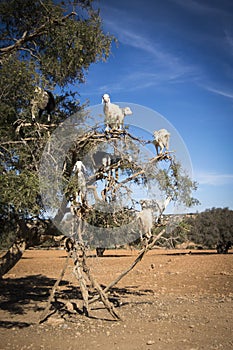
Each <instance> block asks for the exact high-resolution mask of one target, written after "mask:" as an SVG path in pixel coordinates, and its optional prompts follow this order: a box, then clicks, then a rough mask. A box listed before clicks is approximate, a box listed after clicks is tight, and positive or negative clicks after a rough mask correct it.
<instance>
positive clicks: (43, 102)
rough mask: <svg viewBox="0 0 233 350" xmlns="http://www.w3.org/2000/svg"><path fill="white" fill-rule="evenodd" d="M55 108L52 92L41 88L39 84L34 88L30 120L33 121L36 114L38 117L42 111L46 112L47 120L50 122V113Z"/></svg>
mask: <svg viewBox="0 0 233 350" xmlns="http://www.w3.org/2000/svg"><path fill="white" fill-rule="evenodd" d="M54 110H55V99H54V96H53V94H52V92H50V91H47V90H43V89H42V88H40V87H39V86H37V87H36V88H35V93H34V98H33V99H32V101H31V113H32V120H33V121H35V119H36V115H38V117H39V118H40V117H41V116H42V114H43V112H45V111H46V112H47V114H48V122H50V114H51V112H53V111H54Z"/></svg>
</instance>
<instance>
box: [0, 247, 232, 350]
mask: <svg viewBox="0 0 233 350" xmlns="http://www.w3.org/2000/svg"><path fill="white" fill-rule="evenodd" d="M137 253H138V252H137V251H133V252H130V251H127V250H111V251H110V250H108V251H106V252H105V254H104V257H103V258H96V257H94V254H93V256H91V257H90V258H89V259H88V264H89V266H90V268H91V271H92V273H93V274H94V276H95V277H96V279H97V280H98V282H99V283H100V284H101V285H104V286H106V285H107V284H108V283H109V282H111V281H112V280H114V279H115V278H116V277H117V276H118V275H119V274H120V273H121V271H123V270H124V269H126V268H127V267H128V266H129V265H130V264H131V263H132V262H133V260H134V259H135V258H136V255H137ZM65 257H66V252H65V251H64V250H28V251H26V252H25V253H24V255H23V258H22V259H21V260H20V262H19V263H18V264H17V265H16V266H15V267H14V268H13V269H12V270H11V271H10V272H9V273H8V274H6V275H5V276H4V278H3V280H2V281H0V288H1V295H0V350H17V349H22V350H23V349H32V350H37V349H45V350H50V349H51V350H53V349H56V350H63V349H65V350H76V349H77V350H84V349H86V350H89V349H90V350H92V349H93V350H96V349H97V350H98V349H101V350H150V349H151V350H155V349H156V350H179V349H182V350H199V349H205V350H211V349H222V350H230V349H233V303H232V299H233V251H230V252H229V254H226V255H218V254H216V253H215V252H214V251H196V250H195V251H192V253H191V254H188V251H185V250H179V251H178V250H152V251H150V252H149V253H147V255H146V256H145V257H144V258H143V260H142V261H141V262H140V263H139V264H138V265H137V266H136V267H135V268H134V269H133V270H132V271H131V272H130V273H129V274H128V275H127V276H125V277H124V278H123V279H122V280H121V281H120V282H119V283H118V284H117V285H116V286H115V287H114V288H113V291H111V293H110V300H114V302H115V306H116V310H117V312H118V314H119V315H120V317H121V318H122V321H114V320H113V319H112V317H111V315H110V314H109V313H108V311H107V310H106V309H104V307H103V304H102V303H100V302H96V303H94V304H92V305H91V307H92V309H91V312H90V316H91V317H90V318H87V317H86V316H84V315H83V314H82V313H81V310H82V300H81V299H80V289H79V284H78V281H77V279H76V277H75V276H74V274H73V266H72V264H73V262H72V260H70V263H69V266H68V268H67V270H66V273H65V276H64V278H63V280H62V282H61V284H60V287H59V289H58V291H57V293H56V302H55V303H53V305H52V309H51V312H52V314H51V316H50V317H48V319H47V320H46V321H45V322H43V323H41V324H39V323H38V320H39V319H40V317H41V315H42V311H43V309H44V308H45V307H46V305H47V301H48V298H49V293H50V291H51V289H52V286H53V285H54V283H55V282H56V280H57V278H58V276H59V274H60V272H61V270H62V267H63V266H64V263H65V260H66V259H65ZM111 298H112V299H111Z"/></svg>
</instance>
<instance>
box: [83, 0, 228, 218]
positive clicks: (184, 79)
mask: <svg viewBox="0 0 233 350" xmlns="http://www.w3.org/2000/svg"><path fill="white" fill-rule="evenodd" d="M96 6H97V7H99V8H100V14H101V17H102V19H103V24H104V30H105V31H106V32H110V33H111V34H113V35H115V36H116V38H117V39H118V40H119V45H118V47H116V45H114V44H113V46H112V54H111V57H110V58H109V59H108V61H107V62H106V63H98V64H94V65H92V66H91V67H90V69H89V71H88V74H87V77H86V83H85V84H82V85H79V86H78V87H77V91H78V92H79V93H80V95H81V101H82V102H85V100H86V99H89V101H90V105H91V106H94V105H96V104H100V103H101V96H102V94H103V93H109V94H110V95H111V101H112V102H128V103H134V104H138V105H142V106H145V107H147V108H149V109H152V110H154V111H156V112H158V113H159V114H161V115H162V116H163V117H164V118H166V119H167V120H168V122H169V123H171V124H172V125H173V127H174V128H175V129H176V130H177V132H178V133H179V135H180V136H181V137H182V139H183V141H184V143H185V145H186V147H187V149H188V152H189V155H190V158H191V162H192V168H193V179H194V180H195V181H197V182H198V183H199V187H198V191H197V192H196V193H195V197H197V198H198V199H199V200H200V202H201V205H200V206H197V207H194V208H192V209H191V210H190V211H203V210H205V209H207V208H212V207H229V208H230V209H233V162H232V158H233V157H232V151H233V137H232V132H233V2H232V0H154V1H153V0H134V1H122V0H108V1H107V0H102V1H101V0H100V1H98V2H96ZM129 118H132V119H130V121H131V123H134V121H135V122H136V123H137V122H138V121H136V120H135V119H133V118H134V116H131V117H129ZM139 124H140V121H139ZM152 126H153V127H154V124H153V122H152V123H151V122H150V120H148V118H147V119H145V120H141V127H142V128H145V129H146V130H149V131H151V132H153V130H154V129H155V128H156V125H155V128H154V129H152Z"/></svg>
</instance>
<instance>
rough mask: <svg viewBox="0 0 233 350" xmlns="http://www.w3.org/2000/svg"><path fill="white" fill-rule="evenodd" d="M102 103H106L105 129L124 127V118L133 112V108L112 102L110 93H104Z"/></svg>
mask: <svg viewBox="0 0 233 350" xmlns="http://www.w3.org/2000/svg"><path fill="white" fill-rule="evenodd" d="M102 103H103V104H104V115H105V124H106V129H105V131H109V129H119V130H120V129H123V125H124V118H125V116H126V115H131V114H132V111H131V109H130V108H129V107H125V108H121V107H120V106H118V105H116V104H114V103H111V102H110V96H109V95H108V94H104V95H103V97H102Z"/></svg>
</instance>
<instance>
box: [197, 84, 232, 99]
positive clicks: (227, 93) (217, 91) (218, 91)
mask: <svg viewBox="0 0 233 350" xmlns="http://www.w3.org/2000/svg"><path fill="white" fill-rule="evenodd" d="M202 86H203V87H204V88H205V89H206V90H208V91H210V92H213V93H215V94H217V95H221V96H224V97H228V98H231V99H233V91H232V92H230V91H227V90H224V89H215V88H213V87H211V86H207V85H202Z"/></svg>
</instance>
